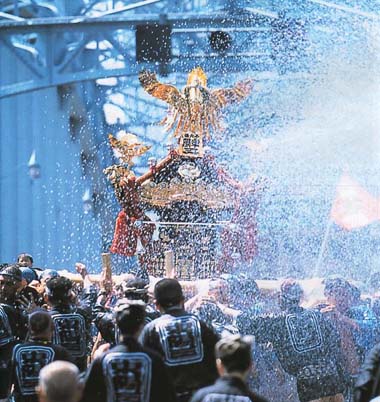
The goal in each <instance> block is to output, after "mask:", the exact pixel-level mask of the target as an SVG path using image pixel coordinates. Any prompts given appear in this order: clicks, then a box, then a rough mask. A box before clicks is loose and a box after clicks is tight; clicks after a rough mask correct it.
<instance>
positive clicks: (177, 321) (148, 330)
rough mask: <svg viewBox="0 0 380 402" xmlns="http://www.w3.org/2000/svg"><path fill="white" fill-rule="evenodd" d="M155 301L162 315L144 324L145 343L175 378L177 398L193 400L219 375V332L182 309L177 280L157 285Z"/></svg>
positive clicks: (179, 287) (180, 290)
mask: <svg viewBox="0 0 380 402" xmlns="http://www.w3.org/2000/svg"><path fill="white" fill-rule="evenodd" d="M155 298H156V304H157V306H158V308H159V310H160V311H161V312H162V313H163V315H162V316H161V317H159V318H157V319H155V320H153V321H152V322H151V323H149V324H148V325H146V326H145V328H144V330H143V332H142V335H141V341H142V344H143V346H146V347H148V348H150V349H153V350H155V351H157V352H158V353H159V354H160V355H161V356H162V357H163V359H164V362H165V364H166V366H167V367H168V369H169V372H170V374H171V376H172V378H173V381H174V385H175V387H176V392H177V398H178V399H179V400H180V401H187V400H189V399H190V397H191V395H192V394H193V392H194V391H195V390H197V389H199V388H201V387H204V386H206V385H210V384H212V383H213V382H214V381H215V379H216V378H217V372H216V367H215V354H214V347H215V344H216V342H217V341H218V340H219V337H218V335H217V334H216V333H215V332H214V331H213V330H212V329H210V328H209V327H207V325H206V324H204V323H203V322H202V321H200V320H199V319H198V318H197V317H196V316H194V315H192V314H189V313H187V312H186V311H185V310H184V309H183V294H182V289H181V286H180V284H179V283H178V281H176V280H174V279H163V280H161V281H159V282H158V283H157V284H156V287H155Z"/></svg>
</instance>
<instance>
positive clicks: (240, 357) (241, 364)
mask: <svg viewBox="0 0 380 402" xmlns="http://www.w3.org/2000/svg"><path fill="white" fill-rule="evenodd" d="M251 344H252V339H251V338H250V337H242V336H240V335H232V336H227V337H225V338H222V339H221V340H220V341H219V342H218V343H217V344H216V345H215V356H216V358H217V359H220V360H221V362H222V364H223V366H224V368H225V369H226V371H227V373H232V372H234V371H237V372H239V373H244V372H245V371H247V370H248V368H249V367H250V365H251V361H252V360H251Z"/></svg>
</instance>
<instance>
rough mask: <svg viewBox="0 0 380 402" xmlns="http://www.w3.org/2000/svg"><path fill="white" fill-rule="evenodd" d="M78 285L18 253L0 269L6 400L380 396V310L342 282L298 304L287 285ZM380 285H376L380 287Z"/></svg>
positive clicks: (1, 392)
mask: <svg viewBox="0 0 380 402" xmlns="http://www.w3.org/2000/svg"><path fill="white" fill-rule="evenodd" d="M76 268H77V271H78V273H79V274H80V276H81V278H82V280H81V281H80V282H74V281H73V280H71V279H69V278H68V277H65V276H61V275H60V273H59V272H57V271H54V270H48V269H46V270H37V269H35V268H34V267H33V258H32V256H30V255H28V254H21V255H20V256H19V257H18V258H17V262H15V263H14V264H4V265H3V266H2V268H1V270H0V401H12V400H13V401H15V402H32V401H43V402H80V401H82V402H111V401H115V402H116V401H120V402H124V401H125V402H126V401H133V402H148V401H151V402H172V401H173V402H174V401H178V402H190V401H191V402H246V401H247V402H248V401H255V402H261V401H289V402H298V401H299V402H310V401H321V402H322V401H323V402H343V401H354V402H369V401H376V400H377V398H378V397H380V309H379V303H378V299H377V297H376V294H372V295H369V296H368V295H362V294H361V291H360V289H359V288H358V286H355V284H353V283H350V282H349V281H347V280H345V279H343V278H341V277H334V278H328V279H326V280H324V284H323V285H324V297H323V300H315V301H314V303H313V305H311V306H310V303H309V306H308V307H307V308H306V307H303V306H304V305H305V304H304V301H305V300H304V290H303V288H302V286H301V285H300V283H299V282H298V281H296V280H294V279H286V280H283V281H282V283H281V286H280V288H279V289H278V291H272V292H266V293H265V292H263V291H262V290H261V289H260V288H259V286H258V285H257V283H256V281H255V280H254V279H252V278H250V277H249V276H247V275H243V274H236V275H221V276H220V277H219V278H215V279H211V280H210V281H208V282H207V290H205V289H202V290H201V291H196V290H195V289H196V287H194V286H193V287H189V286H188V285H187V284H184V283H182V284H181V283H180V282H179V281H177V280H176V279H173V278H164V279H160V280H158V281H156V282H155V284H154V285H153V286H152V283H150V282H149V279H147V278H146V277H144V278H140V277H137V276H135V275H133V274H128V275H125V276H124V277H123V278H122V279H121V280H120V281H119V282H118V283H114V282H112V280H111V281H110V280H109V279H108V280H106V279H105V278H104V280H103V281H100V282H95V281H92V280H91V278H90V276H89V275H88V273H87V271H86V268H85V266H84V265H83V264H77V266H76ZM375 285H376V284H375Z"/></svg>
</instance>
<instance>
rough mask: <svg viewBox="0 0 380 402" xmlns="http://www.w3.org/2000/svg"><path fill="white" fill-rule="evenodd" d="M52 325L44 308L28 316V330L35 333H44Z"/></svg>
mask: <svg viewBox="0 0 380 402" xmlns="http://www.w3.org/2000/svg"><path fill="white" fill-rule="evenodd" d="M51 327H52V319H51V316H50V314H49V313H48V312H47V311H46V310H42V309H41V310H37V311H34V312H33V313H31V314H30V316H29V331H30V332H31V334H34V335H37V334H41V333H44V332H45V331H47V330H48V329H49V328H51Z"/></svg>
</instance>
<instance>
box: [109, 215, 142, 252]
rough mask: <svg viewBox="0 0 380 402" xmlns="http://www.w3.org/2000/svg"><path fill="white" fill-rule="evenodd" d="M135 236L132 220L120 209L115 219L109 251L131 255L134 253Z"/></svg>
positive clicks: (135, 246) (135, 245)
mask: <svg viewBox="0 0 380 402" xmlns="http://www.w3.org/2000/svg"><path fill="white" fill-rule="evenodd" d="M137 236H138V235H137V233H136V230H135V228H134V226H133V221H132V220H131V219H130V218H129V217H128V216H127V214H126V213H125V212H124V211H120V212H119V215H118V217H117V219H116V224H115V232H114V236H113V241H112V245H111V248H110V251H111V253H115V254H121V255H125V256H127V257H132V256H133V255H135V254H136V249H137Z"/></svg>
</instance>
